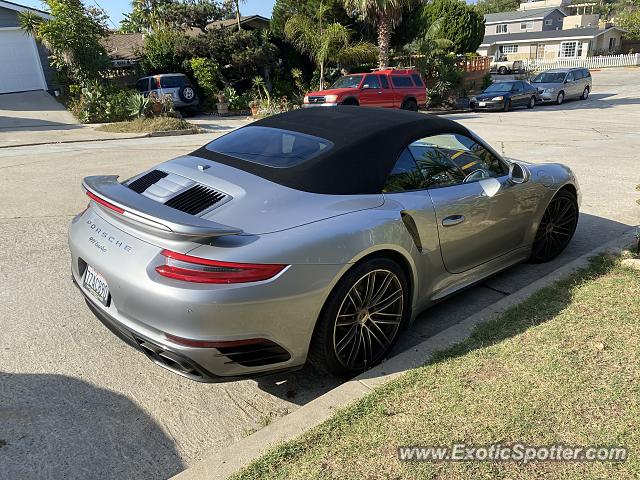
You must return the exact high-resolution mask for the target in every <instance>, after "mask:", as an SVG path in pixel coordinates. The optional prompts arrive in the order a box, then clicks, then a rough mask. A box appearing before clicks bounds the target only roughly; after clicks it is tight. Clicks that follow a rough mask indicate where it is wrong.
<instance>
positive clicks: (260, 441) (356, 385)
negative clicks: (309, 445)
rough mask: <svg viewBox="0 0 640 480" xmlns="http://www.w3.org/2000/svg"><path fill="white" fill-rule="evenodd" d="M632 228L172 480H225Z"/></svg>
mask: <svg viewBox="0 0 640 480" xmlns="http://www.w3.org/2000/svg"><path fill="white" fill-rule="evenodd" d="M635 228H636V227H633V228H630V229H629V230H627V231H625V232H624V233H623V234H622V235H620V236H619V237H618V238H615V239H613V240H611V241H609V242H607V243H605V244H604V245H601V246H599V247H597V248H595V249H593V250H591V251H590V252H588V253H586V254H584V255H582V256H580V257H578V258H576V259H575V260H573V261H571V262H569V263H567V264H566V265H563V266H562V267H560V268H558V269H557V270H554V271H553V272H551V273H549V274H548V275H545V276H544V277H542V278H539V279H538V280H536V281H535V282H533V283H531V284H530V285H528V286H526V287H524V288H522V289H520V290H518V291H516V292H514V293H512V294H511V295H509V296H507V297H505V298H503V299H501V300H498V301H497V302H495V303H494V304H492V305H489V306H488V307H486V308H484V309H483V310H480V311H479V312H477V313H475V314H473V315H471V316H469V317H467V318H466V319H464V320H462V321H461V322H459V323H457V324H455V325H452V326H451V327H449V328H447V329H446V330H443V331H442V332H440V333H438V334H436V335H434V336H433V337H430V338H428V339H427V340H425V341H423V342H421V343H420V344H418V345H416V346H414V347H412V348H411V349H410V350H406V351H404V352H402V353H399V354H398V355H396V356H395V357H392V358H390V359H389V360H387V361H386V362H384V363H382V364H380V365H378V366H376V367H374V368H372V369H371V370H368V371H367V372H365V373H363V374H361V375H359V376H357V377H356V378H354V379H353V380H350V381H348V382H346V383H343V384H342V385H340V386H338V387H336V388H334V389H333V390H331V391H329V392H327V393H325V394H324V395H321V396H319V397H318V398H316V399H315V400H312V401H311V402H309V403H307V404H305V405H303V406H302V407H300V408H299V409H297V410H295V411H294V412H292V413H290V414H288V415H287V416H285V417H282V418H280V419H279V420H276V421H275V422H274V423H272V424H270V425H268V426H267V427H264V428H263V429H261V430H258V431H257V432H256V433H254V434H252V435H251V436H249V437H246V438H244V439H242V440H239V441H237V442H235V443H233V444H231V445H228V446H226V447H224V448H222V449H219V450H216V451H213V452H209V453H208V454H207V455H206V457H205V458H204V459H203V460H200V461H199V462H197V463H196V464H194V465H193V466H191V467H189V468H187V469H186V470H184V471H183V472H181V473H179V474H177V475H176V476H174V477H172V479H173V480H202V479H207V480H214V479H220V480H221V479H226V478H228V477H229V476H230V475H232V474H234V473H236V472H237V471H238V470H240V469H241V468H242V467H244V466H245V465H247V464H249V463H250V462H251V461H253V460H255V459H256V458H258V457H259V456H260V455H262V454H264V453H265V452H266V451H268V450H269V449H271V448H272V447H275V446H276V445H278V444H280V443H283V442H286V441H288V440H292V439H294V438H295V437H297V436H299V435H301V434H302V433H304V432H306V431H307V430H309V429H311V428H313V427H315V426H317V425H319V424H320V423H322V422H324V421H325V420H327V419H328V418H329V417H331V416H332V415H333V414H334V413H335V411H336V409H338V408H341V407H344V406H346V405H348V404H350V403H352V402H354V401H356V400H358V399H360V398H362V397H364V396H365V395H366V394H368V393H370V392H371V391H372V390H373V389H374V388H376V387H378V386H380V385H382V384H384V383H387V382H388V381H390V380H393V379H394V378H397V377H398V376H400V375H402V374H404V373H405V372H406V371H407V370H410V369H412V368H415V367H419V366H421V365H424V363H425V362H426V361H428V359H429V357H430V356H431V355H432V354H433V352H435V351H438V350H442V349H445V348H447V347H450V346H453V345H455V344H457V343H459V342H461V341H463V340H465V339H466V338H467V337H469V335H470V334H471V332H472V331H473V329H474V328H475V327H476V325H478V324H481V323H483V322H486V321H488V320H490V319H492V318H494V317H496V316H498V315H500V314H502V313H503V312H504V311H506V310H507V309H509V308H511V307H512V306H514V305H516V304H518V303H520V302H522V301H524V300H526V299H527V298H529V297H530V296H532V295H533V294H534V293H536V292H538V291H539V290H541V289H542V288H545V287H547V286H549V285H551V284H553V283H555V282H557V281H558V280H561V279H563V278H565V277H567V276H569V275H570V274H571V273H573V272H575V271H576V270H578V269H580V268H582V267H584V266H586V265H588V263H589V258H591V257H593V256H594V255H597V254H600V253H619V252H620V251H622V249H623V248H624V247H626V246H628V245H629V244H631V243H632V241H633V240H634V236H633V233H634V231H635Z"/></svg>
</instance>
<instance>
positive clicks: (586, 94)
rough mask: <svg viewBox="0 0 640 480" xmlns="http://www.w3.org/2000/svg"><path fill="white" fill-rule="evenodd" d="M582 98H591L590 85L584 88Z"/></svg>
mask: <svg viewBox="0 0 640 480" xmlns="http://www.w3.org/2000/svg"><path fill="white" fill-rule="evenodd" d="M580 98H581V99H582V100H586V99H587V98H589V87H584V90H583V91H582V96H581V97H580Z"/></svg>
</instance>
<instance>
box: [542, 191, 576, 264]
mask: <svg viewBox="0 0 640 480" xmlns="http://www.w3.org/2000/svg"><path fill="white" fill-rule="evenodd" d="M578 216H579V211H578V200H577V199H576V197H575V195H574V194H573V193H571V192H569V191H567V190H560V191H559V192H558V193H557V194H556V196H555V197H553V199H551V201H550V202H549V205H548V206H547V209H546V210H545V212H544V215H542V220H540V225H539V226H538V230H537V232H536V236H535V238H534V240H533V249H532V251H531V261H532V262H534V263H542V262H548V261H549V260H551V259H553V258H555V257H557V256H558V255H560V253H562V251H563V250H564V249H565V248H566V247H567V245H568V244H569V241H570V240H571V238H572V237H573V234H574V233H575V231H576V227H577V225H578Z"/></svg>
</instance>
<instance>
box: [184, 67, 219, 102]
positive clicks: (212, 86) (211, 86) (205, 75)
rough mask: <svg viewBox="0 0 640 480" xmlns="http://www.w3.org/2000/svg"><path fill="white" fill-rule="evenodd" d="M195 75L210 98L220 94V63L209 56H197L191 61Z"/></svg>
mask: <svg viewBox="0 0 640 480" xmlns="http://www.w3.org/2000/svg"><path fill="white" fill-rule="evenodd" d="M189 64H190V66H191V71H192V72H193V76H194V77H195V79H196V82H198V86H199V87H200V88H201V89H202V91H203V93H204V94H205V96H207V97H208V98H209V99H210V100H213V99H215V98H216V96H217V94H218V90H219V89H218V64H217V63H216V62H215V61H213V60H211V59H208V58H202V57H196V58H192V59H191V60H190V61H189Z"/></svg>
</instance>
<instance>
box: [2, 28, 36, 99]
mask: <svg viewBox="0 0 640 480" xmlns="http://www.w3.org/2000/svg"><path fill="white" fill-rule="evenodd" d="M25 90H46V85H45V82H44V76H43V74H42V66H41V65H40V59H39V58H38V52H37V50H36V46H35V42H34V41H33V38H32V37H28V36H27V35H25V34H24V33H23V31H22V30H17V29H16V30H14V29H11V30H3V29H0V93H9V92H22V91H25Z"/></svg>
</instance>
